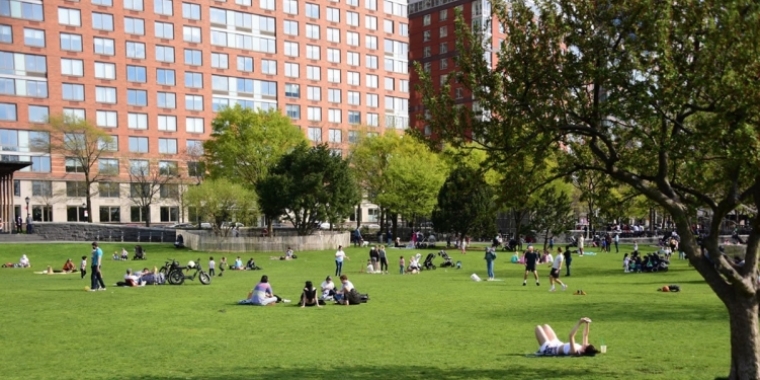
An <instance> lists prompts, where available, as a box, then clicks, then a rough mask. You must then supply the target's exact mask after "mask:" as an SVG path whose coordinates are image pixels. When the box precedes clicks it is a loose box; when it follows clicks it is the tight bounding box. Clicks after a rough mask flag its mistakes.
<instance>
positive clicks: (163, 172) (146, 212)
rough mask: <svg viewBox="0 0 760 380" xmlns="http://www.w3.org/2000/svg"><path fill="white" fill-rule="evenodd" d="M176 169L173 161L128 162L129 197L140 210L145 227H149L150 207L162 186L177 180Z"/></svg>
mask: <svg viewBox="0 0 760 380" xmlns="http://www.w3.org/2000/svg"><path fill="white" fill-rule="evenodd" d="M178 170H179V169H178V167H177V164H176V162H174V161H161V162H151V161H148V160H130V162H129V187H130V188H129V197H130V198H131V199H132V202H133V203H134V204H135V205H136V206H138V207H139V208H140V212H141V213H142V217H143V218H144V219H145V226H146V227H149V226H150V221H151V213H150V206H151V205H153V202H155V201H156V196H157V195H158V194H159V192H160V191H161V186H164V185H166V184H169V183H173V181H174V180H175V179H176V178H177V174H178Z"/></svg>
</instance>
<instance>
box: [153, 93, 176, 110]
mask: <svg viewBox="0 0 760 380" xmlns="http://www.w3.org/2000/svg"><path fill="white" fill-rule="evenodd" d="M156 105H157V106H158V108H169V109H175V108H177V95H176V94H175V93H173V92H159V93H157V94H156Z"/></svg>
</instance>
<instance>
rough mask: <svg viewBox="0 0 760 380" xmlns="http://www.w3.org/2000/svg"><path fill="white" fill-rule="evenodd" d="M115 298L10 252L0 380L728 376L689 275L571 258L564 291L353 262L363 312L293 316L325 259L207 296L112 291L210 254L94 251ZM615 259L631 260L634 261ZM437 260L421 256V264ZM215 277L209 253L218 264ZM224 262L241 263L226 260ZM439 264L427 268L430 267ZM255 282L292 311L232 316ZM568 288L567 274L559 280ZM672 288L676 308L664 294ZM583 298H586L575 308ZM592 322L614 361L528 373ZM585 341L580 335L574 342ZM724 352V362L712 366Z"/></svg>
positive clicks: (271, 265)
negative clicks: (550, 346)
mask: <svg viewBox="0 0 760 380" xmlns="http://www.w3.org/2000/svg"><path fill="white" fill-rule="evenodd" d="M102 246H103V249H104V252H105V256H106V258H107V260H106V261H105V265H104V277H105V281H106V284H107V285H108V290H107V291H105V292H85V291H84V287H85V286H86V285H89V274H88V278H86V279H84V280H82V279H80V277H79V274H71V275H35V274H33V273H32V272H33V271H40V270H43V269H44V268H45V266H47V265H52V266H54V267H55V268H59V267H61V266H62V265H63V262H64V261H65V259H66V258H72V259H73V261H74V262H75V263H76V265H77V267H78V266H79V261H80V258H81V256H82V255H88V256H89V252H90V247H89V244H88V243H75V244H66V243H63V244H34V245H22V244H4V245H0V261H2V262H17V261H18V258H19V257H20V256H21V254H24V253H25V254H27V255H28V256H29V257H30V259H31V262H32V265H33V268H31V269H2V270H1V271H0V288H2V289H3V290H2V293H0V301H1V304H2V310H3V317H2V320H3V322H4V323H3V328H2V329H0V342H2V345H0V357H2V358H3V368H2V376H3V378H5V379H130V380H131V379H134V380H137V379H145V380H147V379H177V380H179V379H212V380H223V379H231V380H236V379H251V378H262V379H326V378H332V379H340V378H351V379H445V380H446V379H636V378H641V379H668V380H673V379H712V378H715V377H718V376H725V375H726V374H727V370H728V365H729V334H728V322H727V315H726V311H725V309H724V307H723V306H722V305H721V304H720V302H719V301H718V299H717V297H716V296H715V295H714V294H713V293H712V292H711V290H710V289H709V288H708V287H707V286H706V285H705V284H704V283H703V281H702V280H701V278H700V277H699V275H698V274H697V273H696V272H694V271H693V270H691V269H690V268H688V267H687V265H686V263H685V262H684V261H678V260H674V263H673V265H672V266H671V271H670V272H668V273H653V274H624V273H623V271H622V264H621V263H622V250H621V253H620V254H602V253H600V254H598V255H596V256H585V257H576V258H575V259H574V261H573V267H572V277H569V278H566V279H565V278H563V279H564V280H566V281H567V282H568V283H569V285H570V289H569V290H568V291H567V292H560V291H558V292H556V293H549V292H548V278H547V276H548V273H549V269H548V267H546V266H542V267H541V268H540V275H541V278H542V282H541V286H539V287H537V286H536V285H535V284H534V283H533V282H532V281H529V282H528V286H525V287H523V286H521V284H522V267H521V266H519V265H516V264H510V263H509V262H508V261H509V258H510V254H509V253H506V252H504V253H500V254H499V257H498V260H497V263H496V277H497V278H498V279H501V280H503V281H496V282H480V283H476V282H473V281H471V280H470V278H469V277H470V275H471V274H472V273H478V274H479V275H480V276H481V277H483V278H485V277H486V275H485V262H484V260H483V253H482V251H480V250H478V251H470V252H468V254H467V255H462V254H460V253H458V252H456V251H453V250H452V251H450V254H451V255H452V257H453V258H454V260H455V261H456V260H461V261H462V263H463V269H461V270H454V269H441V268H439V269H437V270H435V271H425V272H423V273H421V274H419V275H404V276H401V275H399V274H398V265H397V262H398V257H399V255H404V256H406V257H407V263H408V256H409V255H410V254H411V253H413V252H416V251H411V250H397V249H390V250H389V251H388V255H389V257H390V261H391V266H390V269H391V274H390V275H369V274H359V270H360V268H361V267H363V266H365V265H366V261H367V258H368V254H367V252H368V250H367V249H357V248H351V249H348V250H347V254H348V255H349V256H350V258H351V260H350V261H348V262H346V264H345V266H344V273H345V274H348V275H349V277H350V279H351V280H352V281H353V283H354V285H355V286H356V287H357V289H358V290H359V291H360V292H362V293H369V294H370V297H371V300H370V302H369V303H367V304H364V305H361V306H350V307H347V306H334V305H328V306H325V307H323V308H322V309H316V308H307V309H300V308H298V307H295V306H294V303H295V302H297V299H298V296H299V294H300V289H301V288H302V287H303V282H304V281H305V280H311V281H313V282H314V283H315V285H316V286H318V285H319V283H321V281H322V280H324V277H325V276H326V275H328V274H333V273H332V272H333V271H334V262H333V253H334V252H332V251H330V252H327V251H323V252H297V254H298V256H299V258H298V259H297V260H294V261H288V262H285V261H275V260H270V255H271V254H270V253H254V254H246V255H242V258H243V259H244V261H245V260H247V259H248V258H249V257H254V258H255V260H256V262H257V264H258V265H259V266H261V267H263V269H264V270H263V271H254V272H231V271H227V272H226V273H225V275H224V277H221V278H219V277H215V278H213V280H212V284H211V285H210V286H203V285H200V284H199V283H198V282H197V280H196V281H195V282H189V283H185V285H182V286H151V287H144V288H117V287H115V286H113V284H114V283H115V282H116V281H117V280H120V279H121V278H122V277H123V274H124V271H125V270H126V268H128V267H131V268H133V269H141V268H142V267H144V266H149V267H152V266H154V265H156V266H161V265H162V264H163V262H164V261H165V259H166V258H169V257H176V258H177V259H179V260H180V261H183V262H187V261H188V260H191V259H193V260H195V259H197V258H201V262H202V264H203V266H204V268H205V267H206V265H207V262H208V257H209V254H208V253H203V254H201V253H198V252H191V251H176V250H174V249H173V248H172V247H170V246H169V245H167V244H164V245H158V244H156V245H149V244H146V245H144V246H145V247H146V249H147V251H148V259H149V260H148V261H147V262H145V261H141V262H132V261H129V262H121V261H111V260H110V256H111V254H112V253H113V252H114V251H116V250H120V249H121V247H122V246H125V247H127V248H128V249H129V250H130V251H131V244H130V245H127V244H121V243H103V244H102ZM624 248H626V249H629V248H628V247H627V246H624ZM429 251H432V250H424V251H421V252H422V253H423V256H424V254H426V253H427V252H429ZM213 256H215V258H216V259H217V260H216V261H217V263H218V262H219V257H220V256H221V255H219V254H218V253H215V254H213ZM227 257H228V261H233V260H234V257H235V255H234V254H231V255H230V254H228V255H227ZM441 261H442V260H440V259H436V263H437V264H439V263H440V262H441ZM262 274H267V275H269V277H270V283H271V284H272V287H273V288H274V290H275V293H276V294H278V295H280V296H281V297H283V298H288V299H291V300H293V303H292V304H289V305H288V304H281V305H277V306H274V307H253V306H237V305H235V302H236V301H238V300H239V299H242V298H244V297H245V296H246V294H247V293H248V291H249V290H250V288H251V287H253V285H255V284H256V282H257V281H258V280H259V278H260V276H261V275H262ZM563 274H564V270H563ZM666 284H680V285H681V288H682V292H681V293H660V292H657V291H656V289H657V288H658V287H661V286H662V285H666ZM577 289H583V290H584V291H586V292H587V294H588V295H586V296H575V295H572V291H574V290H577ZM582 316H588V317H590V318H591V319H592V320H593V321H594V322H593V323H592V325H591V341H592V343H595V344H597V346H598V345H599V343H600V341H601V340H602V339H603V340H604V341H605V343H606V344H607V346H608V353H607V354H606V355H598V356H597V357H594V358H536V357H532V355H531V354H532V353H534V352H535V351H536V349H537V343H536V341H535V338H534V333H533V329H534V327H535V325H536V324H539V323H548V324H551V325H552V326H553V327H554V328H555V330H556V331H557V333H558V335H560V338H561V339H563V340H565V339H567V338H566V335H567V333H568V331H569V330H570V329H571V327H572V326H573V324H574V323H575V321H576V320H577V319H578V318H580V317H582ZM579 337H580V334H579ZM721 351H723V352H725V354H723V355H718V356H717V357H715V356H713V355H712V354H713V353H715V352H721Z"/></svg>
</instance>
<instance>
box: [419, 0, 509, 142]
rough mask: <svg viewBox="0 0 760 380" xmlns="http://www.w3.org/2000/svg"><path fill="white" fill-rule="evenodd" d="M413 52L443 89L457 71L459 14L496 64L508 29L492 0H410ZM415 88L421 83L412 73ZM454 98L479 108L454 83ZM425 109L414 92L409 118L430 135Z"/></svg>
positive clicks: (487, 57)
mask: <svg viewBox="0 0 760 380" xmlns="http://www.w3.org/2000/svg"><path fill="white" fill-rule="evenodd" d="M408 13H409V30H410V31H409V43H410V45H411V46H412V48H411V49H410V53H409V60H410V62H411V63H414V62H418V63H420V65H421V66H422V68H423V69H424V70H426V71H427V72H429V73H430V75H431V78H432V79H433V85H434V86H441V85H442V84H443V83H445V82H446V81H447V79H448V76H449V75H450V74H451V73H452V72H455V71H456V70H457V68H456V64H455V62H454V57H455V56H456V55H457V51H456V15H457V14H461V15H462V17H463V19H464V21H465V23H466V24H467V25H469V26H470V27H471V28H472V30H473V32H475V33H477V34H479V35H480V37H481V40H482V44H483V46H484V47H485V48H486V49H485V50H486V53H485V57H484V58H485V59H486V60H487V61H488V62H490V63H491V64H493V63H494V62H495V59H496V54H495V52H496V51H498V49H499V46H501V42H502V41H503V39H504V30H503V27H502V26H501V25H500V24H499V22H498V21H497V20H495V19H493V17H492V12H491V3H490V2H489V1H488V0H410V1H409V11H408ZM410 82H411V83H410V84H411V86H412V89H414V88H416V86H417V84H419V75H417V73H416V72H414V70H411V73H410ZM451 95H452V96H453V97H454V98H455V99H456V102H457V103H458V104H461V105H463V106H466V107H476V106H477V99H474V98H473V97H472V94H471V93H470V92H469V91H467V90H466V89H464V88H462V87H461V86H459V85H457V83H455V82H452V83H451ZM424 115H425V109H424V106H423V104H422V97H421V95H420V94H419V93H418V92H416V91H412V95H411V97H410V99H409V116H410V118H411V123H412V125H413V127H414V128H417V129H424V130H425V133H426V134H430V131H429V130H428V129H427V126H426V125H425V121H424Z"/></svg>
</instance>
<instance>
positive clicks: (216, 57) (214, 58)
mask: <svg viewBox="0 0 760 380" xmlns="http://www.w3.org/2000/svg"><path fill="white" fill-rule="evenodd" d="M229 66H230V63H229V57H228V56H227V54H222V53H211V67H213V68H215V69H228V68H229Z"/></svg>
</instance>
